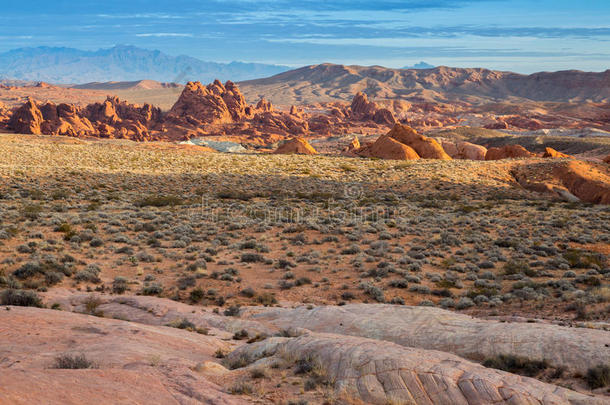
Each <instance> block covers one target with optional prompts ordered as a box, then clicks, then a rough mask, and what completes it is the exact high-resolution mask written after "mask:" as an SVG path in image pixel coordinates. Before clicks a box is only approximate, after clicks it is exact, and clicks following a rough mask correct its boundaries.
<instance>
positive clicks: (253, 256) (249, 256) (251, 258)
mask: <svg viewBox="0 0 610 405" xmlns="http://www.w3.org/2000/svg"><path fill="white" fill-rule="evenodd" d="M241 261H242V262H243V263H257V262H264V261H265V258H264V257H263V256H262V255H260V254H258V253H244V254H243V255H241Z"/></svg>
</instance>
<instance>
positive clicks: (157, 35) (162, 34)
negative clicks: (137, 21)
mask: <svg viewBox="0 0 610 405" xmlns="http://www.w3.org/2000/svg"><path fill="white" fill-rule="evenodd" d="M136 37H143V38H147V37H155V38H162V37H174V38H180V37H183V38H192V37H193V34H180V33H177V32H151V33H146V34H136Z"/></svg>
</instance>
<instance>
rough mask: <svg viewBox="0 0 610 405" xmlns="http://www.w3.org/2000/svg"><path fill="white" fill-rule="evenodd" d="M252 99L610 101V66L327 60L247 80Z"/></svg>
mask: <svg viewBox="0 0 610 405" xmlns="http://www.w3.org/2000/svg"><path fill="white" fill-rule="evenodd" d="M241 86H242V88H243V89H244V92H245V94H246V97H249V96H251V95H252V96H254V95H258V94H261V93H264V94H266V95H267V97H269V98H270V99H271V101H273V102H274V103H276V104H295V103H313V102H321V101H331V100H349V99H351V97H352V95H353V94H355V93H357V92H360V91H361V92H364V93H366V94H368V95H369V96H371V97H373V98H380V99H395V98H400V99H407V100H414V101H422V100H425V101H437V102H438V101H440V102H454V101H460V102H468V103H483V102H498V101H508V100H515V99H517V100H519V99H521V100H530V101H555V102H571V101H592V102H608V101H609V100H610V70H607V71H605V72H601V73H590V72H581V71H576V70H571V71H562V72H541V73H535V74H532V75H527V76H526V75H521V74H517V73H512V72H500V71H493V70H487V69H462V68H450V67H445V66H440V67H436V68H433V69H389V68H385V67H381V66H370V67H366V66H344V65H333V64H322V65H314V66H306V67H303V68H300V69H296V70H291V71H288V72H284V73H280V74H278V75H275V76H273V77H270V78H266V79H257V80H252V81H247V82H244V83H242V84H241Z"/></svg>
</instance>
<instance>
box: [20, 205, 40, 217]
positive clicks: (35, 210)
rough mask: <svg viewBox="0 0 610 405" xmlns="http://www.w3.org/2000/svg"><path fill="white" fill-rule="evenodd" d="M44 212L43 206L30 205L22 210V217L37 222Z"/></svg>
mask: <svg viewBox="0 0 610 405" xmlns="http://www.w3.org/2000/svg"><path fill="white" fill-rule="evenodd" d="M41 212H42V205H40V204H29V205H25V206H23V207H22V208H21V215H22V216H23V217H24V218H26V219H30V220H35V219H37V218H38V217H39V216H40V213H41Z"/></svg>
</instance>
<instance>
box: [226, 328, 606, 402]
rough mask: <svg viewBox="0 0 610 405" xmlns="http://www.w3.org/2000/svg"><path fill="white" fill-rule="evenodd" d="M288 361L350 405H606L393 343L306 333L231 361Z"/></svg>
mask: <svg viewBox="0 0 610 405" xmlns="http://www.w3.org/2000/svg"><path fill="white" fill-rule="evenodd" d="M287 356H290V358H292V359H295V360H296V361H299V360H301V359H309V361H310V362H315V367H318V369H319V370H321V373H323V374H324V375H325V376H326V378H327V379H328V380H330V381H333V385H334V390H335V392H336V394H337V395H338V396H342V397H344V398H346V399H349V400H351V401H350V402H352V403H366V404H371V405H385V404H388V403H408V404H418V405H433V404H434V405H481V404H512V405H530V404H540V405H559V404H566V405H568V404H574V405H575V404H579V405H585V404H596V405H597V404H599V405H601V404H603V403H605V402H606V401H605V399H604V398H601V397H593V396H590V395H585V394H581V393H578V392H575V391H571V390H568V389H565V388H561V387H558V386H555V385H551V384H547V383H544V382H541V381H538V380H534V379H532V378H527V377H521V376H518V375H515V374H511V373H507V372H504V371H500V370H495V369H489V368H485V367H483V366H481V365H480V364H476V363H473V362H470V361H467V360H464V359H462V358H460V357H458V356H455V355H451V354H448V353H442V352H439V351H435V350H424V349H416V348H411V347H405V346H400V345H397V344H394V343H391V342H384V341H379V340H372V339H366V338H361V337H353V336H352V337H349V336H342V335H337V334H321V333H307V334H305V335H302V336H299V337H297V338H269V339H266V340H264V341H262V342H256V343H253V344H251V345H244V346H242V347H240V348H239V349H237V350H236V351H234V352H233V353H231V355H230V358H234V359H236V358H240V357H241V358H249V359H260V360H259V361H258V362H256V363H255V364H254V366H252V367H257V366H259V365H267V364H272V362H274V361H276V362H277V361H281V360H282V359H285V358H286V357H287Z"/></svg>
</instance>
